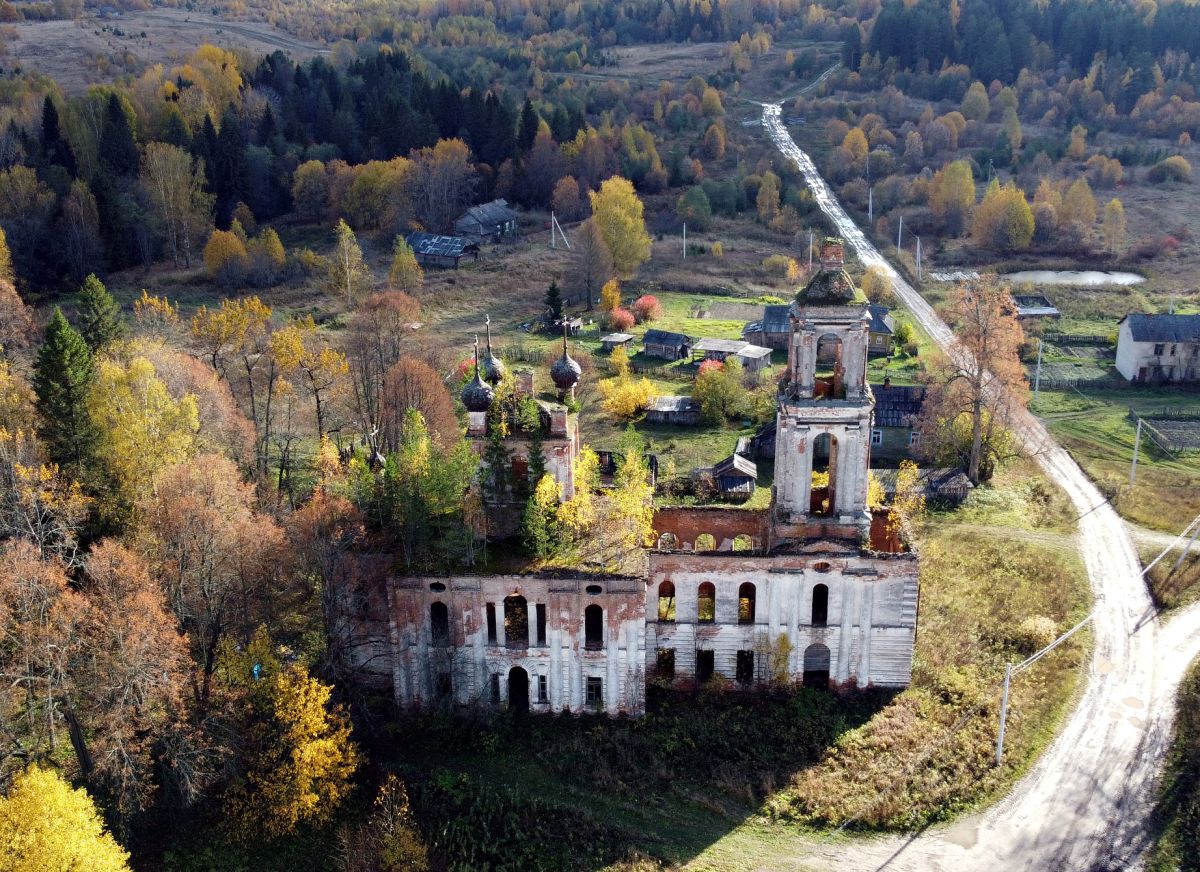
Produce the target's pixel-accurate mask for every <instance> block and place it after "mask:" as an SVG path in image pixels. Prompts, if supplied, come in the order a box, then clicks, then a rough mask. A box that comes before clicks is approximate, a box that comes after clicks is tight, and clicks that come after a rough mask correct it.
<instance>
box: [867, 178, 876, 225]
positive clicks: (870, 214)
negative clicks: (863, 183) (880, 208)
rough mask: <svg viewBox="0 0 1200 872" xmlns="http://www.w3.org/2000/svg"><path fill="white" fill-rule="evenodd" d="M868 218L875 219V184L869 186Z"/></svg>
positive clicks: (869, 219) (872, 220)
mask: <svg viewBox="0 0 1200 872" xmlns="http://www.w3.org/2000/svg"><path fill="white" fill-rule="evenodd" d="M867 220H868V221H871V222H874V221H875V186H874V185H872V186H871V187H869V188H867Z"/></svg>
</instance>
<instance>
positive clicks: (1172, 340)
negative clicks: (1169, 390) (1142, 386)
mask: <svg viewBox="0 0 1200 872" xmlns="http://www.w3.org/2000/svg"><path fill="white" fill-rule="evenodd" d="M1117 372H1119V373H1121V375H1123V376H1125V378H1126V379H1127V380H1128V381H1131V382H1142V383H1148V384H1168V383H1172V382H1194V381H1196V380H1197V379H1200V315H1143V314H1141V313H1137V312H1134V313H1132V314H1129V315H1126V316H1125V317H1124V318H1122V319H1121V320H1120V322H1119V323H1118V325H1117Z"/></svg>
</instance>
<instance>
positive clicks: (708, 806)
mask: <svg viewBox="0 0 1200 872" xmlns="http://www.w3.org/2000/svg"><path fill="white" fill-rule="evenodd" d="M893 697H894V693H892V692H884V691H868V692H863V693H853V694H848V695H845V696H840V697H839V696H835V695H833V694H829V693H822V692H818V691H812V690H806V689H802V688H795V689H793V688H788V689H780V690H773V691H765V692H760V693H756V694H753V695H751V694H742V693H737V692H731V691H728V690H725V689H722V688H716V687H714V688H712V689H707V690H704V691H701V692H699V693H697V694H682V693H679V692H675V691H671V690H667V689H664V688H654V687H652V688H650V690H649V695H648V711H647V714H646V715H645V716H644V717H643V718H639V719H625V718H618V719H611V718H605V717H592V716H585V717H576V716H570V715H555V716H540V717H539V716H524V717H511V716H507V715H503V716H493V717H485V716H476V717H471V718H465V717H455V716H452V715H450V714H445V715H432V714H426V715H413V716H407V717H405V718H403V719H402V720H400V721H399V722H397V723H396V724H395V725H394V727H393V728H391V729H389V730H388V733H389V735H387V736H381V737H380V738H379V740H378V741H377V744H376V747H375V749H374V754H373V757H374V758H375V759H376V761H377V762H378V763H379V765H380V766H382V767H385V768H391V769H394V770H395V771H396V772H397V773H398V774H399V775H400V776H401V777H402V778H403V779H404V780H405V782H406V783H407V784H408V789H409V794H410V796H411V798H412V804H413V811H414V813H415V815H416V819H417V821H418V823H419V825H420V827H421V829H422V832H423V833H424V834H425V837H426V840H427V842H428V843H429V845H430V848H431V852H432V856H433V857H434V858H435V860H436V866H435V868H463V869H465V868H473V869H474V868H479V869H482V868H486V869H512V870H518V869H519V870H540V869H546V870H550V869H556V870H557V869H601V868H603V867H605V866H608V865H610V864H612V863H615V862H619V861H622V860H626V859H629V858H632V857H639V856H644V857H650V858H653V859H655V860H658V861H663V862H666V863H672V864H674V863H684V862H687V861H688V860H690V859H692V858H693V857H695V856H697V855H698V854H699V853H701V852H702V851H703V850H704V849H706V848H707V847H709V846H710V845H712V844H713V843H714V842H716V841H718V840H719V839H721V838H722V837H723V836H724V835H726V834H727V833H728V832H730V831H731V830H733V829H735V828H736V827H737V826H739V825H740V824H742V823H743V822H744V821H745V820H746V819H747V818H749V817H750V816H751V815H752V814H754V813H755V812H756V811H757V809H758V808H759V807H760V806H761V804H762V802H763V801H764V800H765V799H766V798H767V797H769V796H771V795H772V794H773V793H775V791H776V790H778V789H780V788H783V787H784V786H786V785H787V784H788V783H789V781H790V779H791V777H792V776H793V775H794V774H796V773H797V772H799V771H801V770H803V769H804V768H806V767H808V766H811V765H813V764H815V763H816V762H817V761H819V760H820V759H821V756H822V754H823V753H824V752H825V750H826V749H827V748H829V747H830V745H832V744H833V743H834V742H835V741H836V740H837V738H838V737H839V736H841V735H842V734H843V733H844V732H846V731H847V730H850V729H854V728H855V727H857V726H860V725H861V724H863V723H865V722H866V721H867V720H869V719H870V718H871V716H872V715H874V714H875V713H876V712H878V711H879V710H880V709H881V708H882V707H884V706H885V705H886V704H887V703H888V702H889V701H890V700H891V699H892V698H893Z"/></svg>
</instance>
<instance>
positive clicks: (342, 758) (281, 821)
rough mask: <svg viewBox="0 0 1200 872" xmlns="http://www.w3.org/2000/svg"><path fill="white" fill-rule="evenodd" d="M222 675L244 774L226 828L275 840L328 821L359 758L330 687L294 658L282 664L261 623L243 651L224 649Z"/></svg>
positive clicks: (231, 797)
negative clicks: (236, 707)
mask: <svg viewBox="0 0 1200 872" xmlns="http://www.w3.org/2000/svg"><path fill="white" fill-rule="evenodd" d="M222 674H223V676H224V678H225V679H226V681H227V683H228V684H229V687H230V691H231V693H232V694H233V695H234V696H235V698H236V699H237V700H238V702H240V704H241V705H240V712H241V717H242V718H243V723H242V724H241V725H240V726H241V732H242V735H243V738H244V747H246V749H247V752H246V759H245V760H244V765H245V771H244V774H243V777H242V778H241V779H240V780H239V781H238V782H237V783H236V784H235V785H234V786H233V787H232V788H231V790H230V792H229V794H228V796H227V803H228V808H229V811H230V812H231V816H230V825H231V829H232V830H233V831H234V832H235V833H236V834H237V835H239V836H241V837H243V838H245V839H262V838H266V839H276V838H279V837H281V836H285V835H287V834H289V833H292V832H294V831H295V829H296V827H297V826H298V825H300V824H302V823H314V824H320V823H323V822H325V821H328V820H329V819H330V817H331V816H332V815H333V813H334V812H335V811H336V810H337V808H338V806H339V805H341V803H342V801H343V800H344V799H345V798H346V797H347V796H348V795H349V794H350V791H351V790H352V789H353V786H354V785H353V782H352V780H351V779H352V777H353V775H354V773H355V771H356V770H357V769H358V767H359V764H360V762H361V756H360V754H359V751H358V747H357V746H356V745H355V744H354V741H353V740H352V739H351V738H350V721H349V718H347V716H346V713H345V712H344V711H343V710H342V709H340V708H338V707H335V706H331V705H330V696H331V694H332V691H333V688H332V687H331V686H330V685H328V684H323V683H322V682H320V681H318V680H317V679H315V678H313V677H312V676H311V675H309V674H308V670H307V669H306V668H305V667H304V666H302V665H300V664H298V663H292V664H284V663H282V662H281V661H280V659H279V658H278V656H276V654H275V653H274V650H273V646H272V644H271V641H270V638H269V637H268V636H267V634H266V631H265V630H262V629H259V630H258V632H257V633H255V635H254V637H253V639H252V640H251V642H250V644H249V645H247V646H246V648H245V649H244V650H243V651H241V652H235V651H233V650H232V646H228V647H227V648H226V649H225V650H224V651H223V653H222Z"/></svg>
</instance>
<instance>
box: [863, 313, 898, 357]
mask: <svg viewBox="0 0 1200 872" xmlns="http://www.w3.org/2000/svg"><path fill="white" fill-rule="evenodd" d="M867 309H868V310H869V311H870V312H871V326H870V327H869V328H868V330H869V332H870V334H871V335H870V342H869V343H868V344H867V355H868V356H869V357H887V356H888V355H890V354H891V353H892V348H893V347H894V346H895V338H894V334H895V332H896V322H895V320H894V319H893V318H892V313H891V312H889V311H888V307H887V306H876V305H871V306H867Z"/></svg>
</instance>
